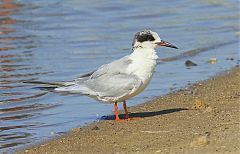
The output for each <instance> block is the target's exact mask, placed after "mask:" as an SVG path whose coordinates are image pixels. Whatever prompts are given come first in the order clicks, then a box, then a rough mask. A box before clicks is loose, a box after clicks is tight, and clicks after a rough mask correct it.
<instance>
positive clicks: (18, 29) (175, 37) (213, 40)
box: [0, 0, 239, 153]
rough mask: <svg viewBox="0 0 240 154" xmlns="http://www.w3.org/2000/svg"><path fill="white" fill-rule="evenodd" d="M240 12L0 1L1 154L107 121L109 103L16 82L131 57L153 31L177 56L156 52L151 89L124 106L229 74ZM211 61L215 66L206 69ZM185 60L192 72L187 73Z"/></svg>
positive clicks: (208, 5)
mask: <svg viewBox="0 0 240 154" xmlns="http://www.w3.org/2000/svg"><path fill="white" fill-rule="evenodd" d="M238 5H239V4H238V1H237V0H229V1H225V0H219V1H216V0H199V1H193V0H182V1H178V0H172V1H171V3H169V1H167V0H161V1H151V3H150V2H148V1H130V0H129V1H111V2H108V3H107V2H106V1H87V2H84V1H78V0H68V1H61V0H51V1H47V0H41V1H32V0H16V1H11V0H1V1H0V153H2V152H7V153H11V152H13V151H15V150H17V149H21V148H23V147H26V146H29V145H31V144H36V143H38V142H40V141H42V140H43V139H50V138H52V137H55V136H58V135H61V134H62V133H64V132H66V131H68V130H69V129H71V128H73V127H77V126H81V125H84V124H86V123H88V122H91V121H94V120H96V119H99V118H101V116H103V115H109V114H112V109H113V105H111V104H110V105H108V104H102V103H99V102H96V101H95V100H92V99H91V98H88V97H85V96H60V95H57V94H54V93H46V92H44V91H40V90H37V89H32V88H33V87H34V85H31V84H25V83H22V81H31V80H40V81H64V80H71V79H74V78H75V77H77V76H78V75H79V74H81V73H85V72H89V71H92V70H94V69H95V68H97V67H98V66H99V65H102V64H104V63H108V62H110V61H112V60H114V59H117V58H120V57H122V56H124V55H126V54H129V53H130V52H131V42H132V38H133V34H134V33H135V32H137V31H139V30H142V29H145V28H151V29H152V30H154V31H156V32H158V33H159V34H160V36H161V37H162V39H163V40H166V41H169V42H171V43H173V44H175V45H177V46H178V47H179V48H180V49H179V50H173V49H167V48H162V49H159V54H158V55H159V57H160V59H159V65H158V66H157V68H156V73H155V75H154V77H153V79H152V82H151V83H150V85H149V87H148V88H147V89H146V90H145V92H144V93H142V94H140V95H138V96H137V97H135V98H133V99H131V100H129V101H128V102H129V103H128V106H133V105H137V104H140V103H143V102H145V101H147V100H149V99H152V98H154V97H156V96H159V95H163V94H166V93H168V92H170V91H171V90H177V89H179V88H181V87H184V86H186V85H188V84H191V83H195V82H196V81H199V80H204V79H207V78H209V77H210V76H213V75H215V74H217V73H219V72H222V71H224V70H227V69H230V68H232V67H234V66H235V65H236V64H237V63H238V62H239V49H238V47H239V44H238V39H239V8H238ZM209 58H217V63H216V64H209V63H207V61H208V60H209ZM230 58H233V60H229V59H230ZM188 59H190V60H192V61H194V62H196V63H197V64H198V66H196V67H192V68H190V69H189V68H186V67H185V65H184V62H185V61H186V60H188ZM159 110H160V109H159Z"/></svg>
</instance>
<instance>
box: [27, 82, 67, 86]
mask: <svg viewBox="0 0 240 154" xmlns="http://www.w3.org/2000/svg"><path fill="white" fill-rule="evenodd" d="M23 83H30V84H44V85H51V86H57V87H59V86H65V85H66V84H64V82H62V83H61V82H42V81H24V82H23Z"/></svg>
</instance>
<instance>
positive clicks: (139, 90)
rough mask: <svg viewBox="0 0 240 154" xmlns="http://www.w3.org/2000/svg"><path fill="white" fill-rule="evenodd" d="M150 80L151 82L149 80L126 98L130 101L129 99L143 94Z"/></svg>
mask: <svg viewBox="0 0 240 154" xmlns="http://www.w3.org/2000/svg"><path fill="white" fill-rule="evenodd" d="M150 80H151V78H149V79H148V80H147V81H145V82H143V84H142V85H141V86H140V87H139V88H138V89H136V90H135V91H134V92H132V93H131V94H128V95H127V96H126V97H125V98H126V99H129V98H132V97H134V96H136V95H138V94H140V93H141V92H143V91H144V90H145V88H146V87H147V86H148V84H149V82H150Z"/></svg>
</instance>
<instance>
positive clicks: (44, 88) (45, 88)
mask: <svg viewBox="0 0 240 154" xmlns="http://www.w3.org/2000/svg"><path fill="white" fill-rule="evenodd" d="M56 88H58V87H56V86H55V87H34V89H39V90H44V91H51V92H53V91H55V89H56Z"/></svg>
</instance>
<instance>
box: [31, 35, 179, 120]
mask: <svg viewBox="0 0 240 154" xmlns="http://www.w3.org/2000/svg"><path fill="white" fill-rule="evenodd" d="M161 46H165V47H170V48H175V49H178V48H177V47H176V46H174V45H172V44H171V43H169V42H166V41H163V40H161V38H160V37H159V35H158V34H157V33H156V32H153V31H151V30H143V31H140V32H137V33H136V34H135V35H134V38H133V42H132V53H131V54H130V55H127V56H125V57H123V58H121V59H118V60H115V61H113V62H111V63H108V64H104V65H102V66H100V67H99V68H98V69H97V70H96V71H93V72H91V73H88V74H84V75H82V76H80V77H78V78H77V79H75V80H73V81H70V82H55V83H48V82H38V81H37V82H36V81H33V82H31V83H42V84H48V85H51V86H50V87H42V89H49V88H51V89H52V91H54V92H60V93H70V94H82V95H87V96H89V97H92V98H94V99H96V100H98V101H102V102H105V103H114V112H115V120H116V121H117V122H120V121H123V120H124V119H120V118H119V115H118V102H123V108H124V111H125V119H131V118H130V117H129V114H128V111H127V105H126V100H128V99H130V98H132V97H134V96H136V95H138V94H139V93H141V92H142V91H143V90H144V89H145V88H146V87H147V85H148V84H149V82H150V80H151V78H152V76H153V73H154V70H155V68H156V65H157V59H158V56H157V52H156V48H158V47H161ZM28 83H29V82H28Z"/></svg>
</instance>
